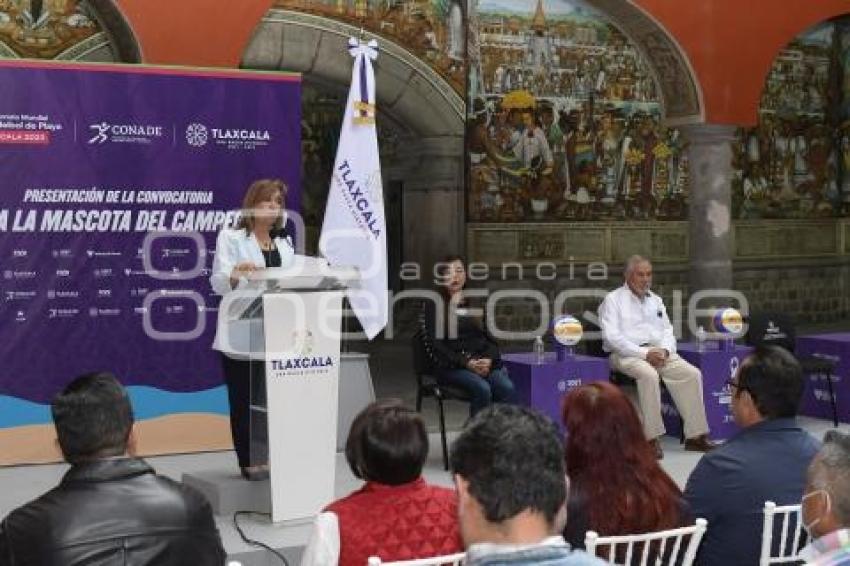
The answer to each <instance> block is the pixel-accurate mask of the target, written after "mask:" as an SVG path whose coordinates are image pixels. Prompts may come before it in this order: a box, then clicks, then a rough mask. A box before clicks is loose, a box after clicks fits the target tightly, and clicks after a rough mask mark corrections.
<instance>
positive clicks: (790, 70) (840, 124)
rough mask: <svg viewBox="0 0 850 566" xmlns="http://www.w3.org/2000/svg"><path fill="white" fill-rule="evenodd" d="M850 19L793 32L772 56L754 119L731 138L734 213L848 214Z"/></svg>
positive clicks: (778, 215)
mask: <svg viewBox="0 0 850 566" xmlns="http://www.w3.org/2000/svg"><path fill="white" fill-rule="evenodd" d="M848 104H850V18H843V19H841V20H837V21H833V22H827V23H824V24H821V25H818V26H816V27H815V28H813V29H810V30H808V31H807V32H805V33H803V34H802V35H800V36H798V37H797V38H796V39H795V40H794V41H792V42H791V43H790V44H789V45H788V46H787V47H786V48H785V49H783V50H782V51H781V52H780V53H779V55H778V56H777V58H776V59H775V60H774V62H773V66H772V68H771V70H770V73H769V74H768V77H767V80H766V83H765V88H764V91H763V93H762V99H761V105H760V107H759V123H758V126H757V127H755V128H742V129H740V130H739V131H738V139H737V141H736V142H735V143H733V168H734V171H735V174H734V177H733V182H732V195H733V210H734V214H735V216H736V217H737V218H742V219H752V218H823V217H835V216H850V111H848Z"/></svg>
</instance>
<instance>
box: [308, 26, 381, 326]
mask: <svg viewBox="0 0 850 566" xmlns="http://www.w3.org/2000/svg"><path fill="white" fill-rule="evenodd" d="M348 51H349V53H351V56H352V57H354V68H353V69H352V71H351V88H350V89H349V91H348V102H347V103H346V106H345V117H344V118H343V120H342V131H341V132H340V135H339V145H338V146H337V150H336V159H335V160H334V169H333V175H332V176H331V187H330V191H329V193H328V203H327V208H325V220H324V222H323V224H322V235H321V236H320V237H319V251H320V252H321V253H322V255H323V256H325V257H326V258H327V260H328V262H329V263H330V264H331V265H340V266H342V265H345V266H348V265H353V266H356V267H358V268H359V269H360V275H361V280H360V282H359V283H357V284H355V285H354V286H353V287H352V288H351V289H349V292H348V301H349V303H350V304H351V308H352V310H354V313H355V314H356V315H357V318H358V319H359V320H360V324H361V325H362V326H363V330H364V331H365V332H366V335H367V336H368V337H369V339H370V340H371V339H372V338H374V337H375V335H377V334H378V333H379V332H380V331H381V330H383V328H384V327H385V326H386V325H387V310H388V305H387V302H388V301H387V230H386V220H385V217H384V190H383V185H382V184H381V163H380V159H379V158H378V136H377V133H376V131H375V72H374V70H373V69H372V60H373V59H375V58H376V57H377V56H378V44H377V43H376V42H375V41H374V40H373V41H370V42H369V43H368V44H364V43H360V42H359V41H358V40H357V39H354V38H351V39H349V41H348Z"/></svg>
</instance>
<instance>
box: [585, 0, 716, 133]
mask: <svg viewBox="0 0 850 566" xmlns="http://www.w3.org/2000/svg"><path fill="white" fill-rule="evenodd" d="M584 2H585V3H586V4H588V5H589V6H592V7H593V8H595V9H596V10H597V11H599V12H600V13H601V14H602V15H604V16H606V17H607V18H609V19H610V20H611V23H613V24H614V25H615V26H617V27H618V28H619V29H620V31H621V32H623V34H624V35H625V36H626V37H627V38H628V39H629V40H630V41H631V42H632V44H633V45H634V46H635V47H636V48H637V49H638V51H640V53H641V55H643V57H644V59H645V60H646V62H647V64H648V65H649V68H650V70H651V72H652V73H653V74H654V75H655V81H656V84H657V85H658V87H659V90H660V92H661V107H662V116H663V118H664V120H665V122H667V123H668V124H670V125H676V124H687V123H696V122H702V121H704V119H705V108H704V103H703V96H702V89H701V88H700V85H699V82H698V81H697V79H696V73H695V72H694V70H693V68H692V67H691V64H690V62H689V61H688V58H687V57H686V56H685V53H684V51H683V50H682V48H681V47H680V46H679V44H678V43H677V42H676V40H675V39H674V38H673V36H672V35H671V34H670V33H668V32H667V30H666V29H664V27H663V26H662V25H661V24H660V23H659V22H658V21H657V20H656V19H655V18H653V17H652V16H651V15H650V14H649V13H648V12H646V11H644V10H643V9H641V8H640V7H638V6H637V5H636V4H635V3H633V2H623V1H622V0H584Z"/></svg>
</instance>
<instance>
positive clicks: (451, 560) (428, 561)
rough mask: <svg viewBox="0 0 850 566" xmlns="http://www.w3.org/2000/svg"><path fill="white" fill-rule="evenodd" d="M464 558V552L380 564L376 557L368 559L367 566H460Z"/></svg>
mask: <svg viewBox="0 0 850 566" xmlns="http://www.w3.org/2000/svg"><path fill="white" fill-rule="evenodd" d="M464 558H466V553H465V552H458V553H456V554H445V555H443V556H431V557H430V558H417V559H415V560H399V561H397V562H381V559H380V558H379V557H377V556H370V557H369V566H378V565H379V564H383V565H384V566H440V565H445V566H460V565H461V564H463V559H464Z"/></svg>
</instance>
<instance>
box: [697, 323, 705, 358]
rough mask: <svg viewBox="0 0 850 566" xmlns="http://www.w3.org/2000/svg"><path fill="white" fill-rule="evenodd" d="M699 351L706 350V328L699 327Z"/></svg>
mask: <svg viewBox="0 0 850 566" xmlns="http://www.w3.org/2000/svg"><path fill="white" fill-rule="evenodd" d="M696 337H697V352H705V328H703V327H702V326H700V327H699V328H697V336H696Z"/></svg>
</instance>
